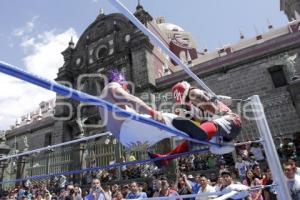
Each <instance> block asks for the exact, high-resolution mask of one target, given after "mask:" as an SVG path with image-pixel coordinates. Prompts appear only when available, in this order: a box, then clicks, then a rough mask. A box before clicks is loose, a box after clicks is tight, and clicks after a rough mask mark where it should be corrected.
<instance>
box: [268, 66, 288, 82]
mask: <svg viewBox="0 0 300 200" xmlns="http://www.w3.org/2000/svg"><path fill="white" fill-rule="evenodd" d="M268 70H269V73H270V75H271V78H272V81H273V84H274V86H275V88H278V87H282V86H286V85H287V81H286V78H285V74H284V71H283V66H282V65H276V66H274V67H271V68H269V69H268Z"/></svg>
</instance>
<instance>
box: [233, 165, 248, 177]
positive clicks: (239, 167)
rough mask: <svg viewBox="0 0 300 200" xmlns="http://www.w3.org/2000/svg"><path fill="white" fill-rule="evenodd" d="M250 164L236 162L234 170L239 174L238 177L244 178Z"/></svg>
mask: <svg viewBox="0 0 300 200" xmlns="http://www.w3.org/2000/svg"><path fill="white" fill-rule="evenodd" d="M249 165H250V164H249V163H247V162H245V161H242V162H236V163H235V168H236V169H237V170H238V172H239V175H240V176H244V177H245V176H246V171H247V168H248V166H249Z"/></svg>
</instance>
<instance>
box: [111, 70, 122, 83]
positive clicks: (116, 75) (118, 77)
mask: <svg viewBox="0 0 300 200" xmlns="http://www.w3.org/2000/svg"><path fill="white" fill-rule="evenodd" d="M107 78H108V82H109V83H110V82H117V83H120V84H121V83H123V82H125V81H126V80H125V78H124V76H123V75H122V74H121V73H120V72H119V71H118V70H116V69H113V70H110V71H108V73H107Z"/></svg>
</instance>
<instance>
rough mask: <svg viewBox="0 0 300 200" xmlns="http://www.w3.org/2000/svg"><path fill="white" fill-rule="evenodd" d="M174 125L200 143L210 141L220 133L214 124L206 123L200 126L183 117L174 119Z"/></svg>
mask: <svg viewBox="0 0 300 200" xmlns="http://www.w3.org/2000/svg"><path fill="white" fill-rule="evenodd" d="M172 124H173V126H174V127H175V128H177V129H178V130H180V131H182V132H185V133H186V134H188V135H189V136H190V137H191V138H193V139H196V140H200V141H208V140H210V139H211V138H212V137H213V136H214V135H215V134H216V133H217V131H218V128H217V126H216V125H215V124H214V123H213V122H204V123H201V124H200V125H198V124H196V123H194V122H193V121H191V120H189V119H186V118H182V117H177V118H175V119H173V121H172Z"/></svg>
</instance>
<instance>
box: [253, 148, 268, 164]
mask: <svg viewBox="0 0 300 200" xmlns="http://www.w3.org/2000/svg"><path fill="white" fill-rule="evenodd" d="M250 152H251V153H252V154H253V155H254V157H255V159H256V160H257V161H261V160H264V159H265V157H264V154H263V152H262V149H261V148H260V147H251V149H250Z"/></svg>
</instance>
